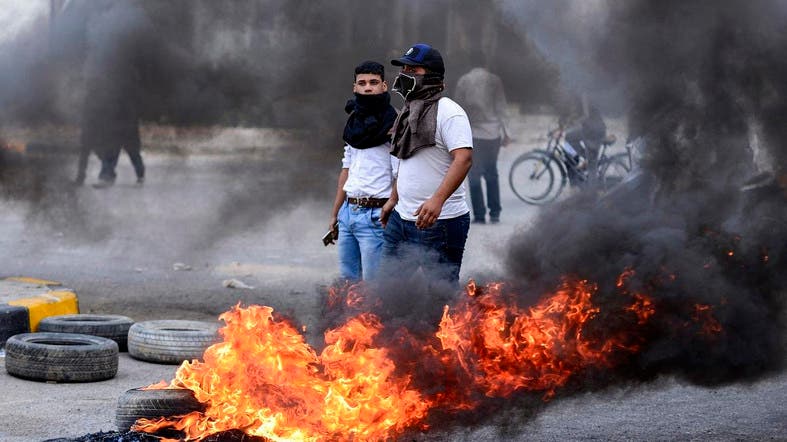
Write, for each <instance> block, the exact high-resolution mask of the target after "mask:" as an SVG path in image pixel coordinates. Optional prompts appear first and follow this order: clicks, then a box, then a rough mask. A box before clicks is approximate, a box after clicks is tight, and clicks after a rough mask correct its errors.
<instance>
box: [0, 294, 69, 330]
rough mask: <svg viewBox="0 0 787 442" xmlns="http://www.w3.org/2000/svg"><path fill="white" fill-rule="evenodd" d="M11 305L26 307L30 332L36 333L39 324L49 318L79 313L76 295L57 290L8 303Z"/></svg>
mask: <svg viewBox="0 0 787 442" xmlns="http://www.w3.org/2000/svg"><path fill="white" fill-rule="evenodd" d="M8 304H9V305H16V306H20V307H26V308H27V310H28V312H29V313H30V330H31V331H36V330H37V328H38V323H39V322H41V320H42V319H44V318H46V317H47V316H55V315H72V314H77V313H79V303H78V302H77V295H76V293H74V292H72V291H69V290H57V291H51V292H47V293H44V294H41V295H36V296H31V297H29V298H21V299H15V300H13V301H8Z"/></svg>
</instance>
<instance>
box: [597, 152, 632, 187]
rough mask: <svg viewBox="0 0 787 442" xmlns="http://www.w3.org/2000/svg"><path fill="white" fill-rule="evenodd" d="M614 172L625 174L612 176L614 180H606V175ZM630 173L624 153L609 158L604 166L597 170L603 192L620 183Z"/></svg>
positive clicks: (626, 156)
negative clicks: (623, 172)
mask: <svg viewBox="0 0 787 442" xmlns="http://www.w3.org/2000/svg"><path fill="white" fill-rule="evenodd" d="M613 168H614V170H616V171H621V170H623V171H625V174H623V175H622V176H614V178H615V179H614V180H608V176H607V175H608V174H609V171H610V170H613ZM630 172H631V169H630V168H629V166H628V155H626V154H624V153H619V154H616V155H613V156H611V157H609V158H608V159H607V160H606V161H605V162H604V164H602V165H601V166H600V168H599V175H600V176H599V181H600V182H601V187H602V189H603V190H604V191H608V190H610V189H611V188H612V187H615V186H616V185H618V184H620V183H622V182H623V181H624V180H625V179H626V176H627V175H628V174H629V173H630Z"/></svg>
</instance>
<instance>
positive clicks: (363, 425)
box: [134, 269, 656, 441]
mask: <svg viewBox="0 0 787 442" xmlns="http://www.w3.org/2000/svg"><path fill="white" fill-rule="evenodd" d="M632 275H633V271H632V270H629V269H627V270H626V271H625V272H624V273H623V274H622V275H621V276H620V277H619V278H618V280H617V284H616V286H617V288H616V290H617V292H616V293H614V294H613V295H614V297H616V298H615V299H619V300H620V306H621V309H620V311H615V312H602V310H601V308H600V307H599V306H597V305H594V303H593V302H592V299H593V297H594V296H596V294H597V292H598V287H597V286H596V285H595V284H593V283H590V282H588V281H585V280H569V279H566V280H565V281H563V283H562V284H561V285H560V286H559V287H558V288H557V289H556V290H555V291H554V293H550V294H548V295H547V296H545V297H543V298H542V300H541V301H540V302H539V303H537V304H536V305H535V306H532V307H527V308H524V307H519V306H517V305H516V304H515V302H513V301H514V300H515V297H513V296H511V294H510V293H505V288H506V286H505V285H504V284H501V283H491V284H487V285H485V286H478V285H476V283H475V282H474V281H471V282H470V283H469V284H468V286H467V288H466V295H467V296H466V297H464V298H463V299H462V301H461V302H459V303H458V305H456V306H453V307H449V306H445V307H444V309H443V315H442V319H441V321H440V325H439V329H438V330H437V332H436V333H435V335H434V336H433V337H431V338H427V339H426V341H419V340H418V339H416V338H415V337H413V336H411V335H409V334H407V335H406V336H405V338H403V339H409V340H410V341H411V342H413V343H415V344H416V345H415V346H414V347H413V348H415V349H416V350H414V351H416V352H417V354H415V355H411V356H413V360H416V361H418V362H419V363H422V364H424V366H426V365H429V366H430V367H431V369H433V370H434V371H435V372H439V375H438V374H435V375H434V378H435V379H438V380H439V381H440V382H442V383H443V384H444V386H445V387H446V388H442V389H440V388H431V387H433V386H430V388H423V389H422V390H423V391H421V390H419V388H418V387H417V386H416V384H417V382H415V381H414V379H413V378H412V375H413V374H414V373H410V374H408V373H406V370H397V366H396V363H395V361H394V359H393V357H392V354H393V352H392V350H393V349H394V348H393V347H390V348H387V347H386V346H384V345H380V343H379V342H377V341H378V337H379V335H380V332H381V331H382V329H383V326H382V324H381V323H380V321H379V319H378V318H377V317H376V316H374V315H373V314H370V313H362V314H359V315H357V316H355V317H354V318H352V319H350V320H349V321H347V322H346V323H345V324H344V325H342V326H341V327H339V328H336V329H333V330H329V331H328V332H326V333H325V343H326V346H325V348H324V350H323V351H322V352H321V353H320V354H319V355H318V354H317V353H316V352H315V350H314V349H312V347H310V346H309V345H308V344H307V343H306V341H305V339H304V337H303V336H302V335H301V334H300V333H299V332H298V328H297V327H296V326H294V325H292V324H290V323H289V322H287V321H285V320H283V319H280V318H278V317H276V316H275V315H274V313H273V309H272V308H270V307H263V306H250V307H247V308H241V307H240V305H236V306H235V307H234V308H233V309H232V310H231V311H229V312H226V313H224V314H222V315H221V316H220V319H222V320H223V321H224V322H225V323H226V326H225V327H224V328H222V329H221V331H220V333H221V335H222V336H223V338H224V341H223V342H221V343H218V344H215V345H213V346H211V347H210V348H208V350H206V351H205V354H204V357H203V360H204V362H199V361H191V362H188V361H187V362H184V363H183V364H182V365H181V366H180V367H179V368H178V370H177V373H176V376H175V379H174V380H173V381H172V382H171V383H170V385H169V387H172V388H188V389H190V390H192V391H193V392H194V396H195V397H196V399H197V400H198V401H200V402H202V403H203V404H205V406H206V408H205V411H204V412H197V411H195V412H192V413H190V414H188V415H186V416H170V417H165V418H161V419H156V420H150V419H140V420H139V421H137V423H136V425H135V426H134V430H137V431H145V432H149V433H155V432H157V431H158V430H160V429H163V428H173V429H176V430H180V431H182V432H183V433H184V434H185V435H186V439H187V440H197V439H202V438H205V437H207V436H209V435H211V434H215V433H220V432H223V431H229V430H241V431H243V432H244V433H246V434H248V435H252V436H260V437H264V438H267V439H269V440H273V441H283V440H304V441H317V440H331V441H333V440H336V441H345V440H353V441H365V440H390V439H392V438H393V437H395V436H396V435H397V434H401V433H403V432H404V431H406V430H407V429H409V428H421V429H425V428H428V425H427V423H426V418H427V416H428V413H429V412H430V411H431V410H433V409H438V408H439V409H442V410H446V411H459V410H472V409H473V408H474V407H476V406H478V405H479V404H480V402H481V401H482V400H483V399H484V398H485V397H507V396H510V395H511V394H513V393H515V392H519V391H525V392H536V393H538V394H541V395H543V398H544V400H548V399H550V398H551V397H553V396H554V395H555V394H556V392H557V390H558V389H559V388H560V387H563V386H565V385H566V384H567V383H568V382H569V381H570V380H571V379H572V377H574V376H575V375H577V374H578V373H581V372H582V371H583V370H588V369H594V368H606V367H611V366H613V365H615V364H616V363H619V362H621V360H622V359H623V358H625V357H626V356H627V355H630V354H632V352H635V351H637V350H638V349H639V347H640V346H641V344H642V341H643V338H641V337H640V336H639V335H638V333H637V327H638V326H641V325H643V324H645V323H647V322H648V320H649V319H650V318H651V317H652V316H653V315H654V314H655V312H656V309H655V307H654V305H653V302H652V301H651V299H650V298H649V297H647V296H646V295H643V294H640V293H633V294H631V293H629V292H628V291H627V290H626V287H625V286H626V282H627V280H628V278H630V277H631V276H632ZM335 299H339V298H335ZM345 299H346V298H345ZM341 302H346V300H341ZM604 314H613V315H616V317H618V318H622V319H621V321H620V322H621V323H622V324H623V325H622V326H618V327H608V326H607V324H599V323H598V322H599V321H595V327H594V326H593V325H594V320H596V319H597V318H599V317H600V316H603V315H604ZM403 332H404V333H407V331H406V330H404V331H403ZM380 340H381V339H380ZM389 345H394V344H389ZM418 349H420V353H418ZM400 368H401V367H400ZM161 386H162V385H161V384H158V385H157V386H156V387H157V388H161Z"/></svg>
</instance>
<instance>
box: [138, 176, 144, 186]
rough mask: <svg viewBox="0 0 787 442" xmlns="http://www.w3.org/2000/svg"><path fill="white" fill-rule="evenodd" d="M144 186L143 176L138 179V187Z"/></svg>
mask: <svg viewBox="0 0 787 442" xmlns="http://www.w3.org/2000/svg"><path fill="white" fill-rule="evenodd" d="M143 184H145V177H143V176H141V177H139V178H137V187H140V186H142V185H143Z"/></svg>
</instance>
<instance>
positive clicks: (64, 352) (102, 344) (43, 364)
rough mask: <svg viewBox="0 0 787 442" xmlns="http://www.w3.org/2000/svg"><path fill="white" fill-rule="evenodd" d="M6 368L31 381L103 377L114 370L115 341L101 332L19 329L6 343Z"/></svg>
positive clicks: (85, 380) (10, 372)
mask: <svg viewBox="0 0 787 442" xmlns="http://www.w3.org/2000/svg"><path fill="white" fill-rule="evenodd" d="M5 369H6V371H7V372H8V374H10V375H13V376H16V377H19V378H22V379H29V380H33V381H47V382H94V381H103V380H106V379H111V378H113V377H115V375H116V374H117V371H118V345H117V342H115V341H113V340H111V339H107V338H102V337H100V336H90V335H82V334H76V333H22V334H18V335H14V336H11V337H10V338H8V341H6V343H5Z"/></svg>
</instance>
